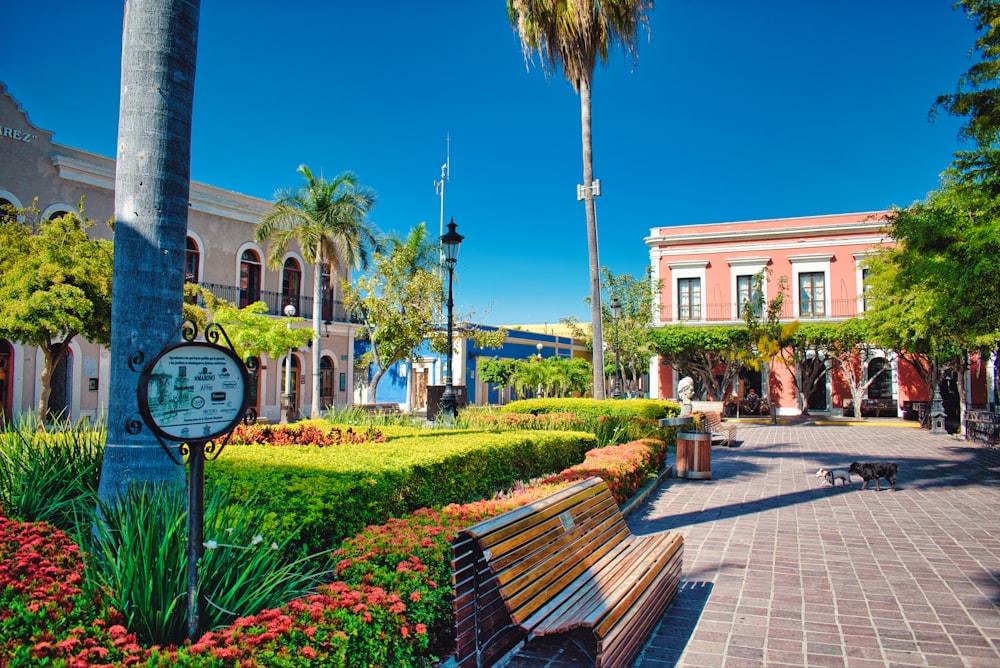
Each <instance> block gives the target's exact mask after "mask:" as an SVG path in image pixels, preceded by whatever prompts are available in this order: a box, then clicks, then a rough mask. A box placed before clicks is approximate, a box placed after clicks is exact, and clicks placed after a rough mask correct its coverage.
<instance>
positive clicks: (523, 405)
mask: <svg viewBox="0 0 1000 668" xmlns="http://www.w3.org/2000/svg"><path fill="white" fill-rule="evenodd" d="M680 410H681V407H680V406H678V405H677V404H675V403H674V402H672V401H665V400H662V399H605V400H603V401H601V400H598V399H588V398H568V399H522V400H519V401H512V402H510V403H509V404H507V405H506V406H504V407H503V412H504V413H530V414H533V415H538V414H541V413H572V414H573V415H576V416H577V417H578V418H584V419H587V420H596V419H597V418H598V417H600V416H602V415H618V416H634V417H642V418H648V419H651V420H659V419H660V418H665V417H671V416H673V415H677V414H678V413H680Z"/></svg>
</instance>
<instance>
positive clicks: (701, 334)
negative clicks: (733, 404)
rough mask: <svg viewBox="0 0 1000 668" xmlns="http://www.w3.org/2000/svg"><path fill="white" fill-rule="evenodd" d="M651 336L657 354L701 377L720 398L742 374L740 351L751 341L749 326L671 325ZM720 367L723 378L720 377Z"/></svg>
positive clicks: (700, 381) (706, 388) (701, 383)
mask: <svg viewBox="0 0 1000 668" xmlns="http://www.w3.org/2000/svg"><path fill="white" fill-rule="evenodd" d="M649 336H650V345H651V349H652V352H653V354H654V355H659V356H660V357H661V358H662V359H663V362H664V363H666V364H669V365H670V366H672V367H674V368H676V369H678V370H679V371H680V373H681V374H683V375H687V376H691V377H692V378H695V379H697V385H698V386H699V387H700V388H702V390H703V391H704V392H705V393H706V396H708V397H710V398H711V399H714V400H716V401H720V400H722V399H723V398H724V397H725V396H726V395H727V393H728V391H729V388H730V387H732V384H733V383H734V382H735V381H736V379H737V377H738V376H739V373H740V369H741V364H740V361H739V355H740V352H741V351H742V350H744V349H745V348H746V347H747V345H748V338H747V331H746V329H745V328H743V327H734V326H725V325H712V326H707V327H692V326H689V325H681V324H675V325H667V326H666V327H661V328H659V329H656V330H652V331H651V332H650V334H649ZM719 371H721V372H722V381H721V382H720V381H719V379H718V378H717V377H716V373H718V372H719Z"/></svg>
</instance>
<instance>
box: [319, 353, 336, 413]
mask: <svg viewBox="0 0 1000 668" xmlns="http://www.w3.org/2000/svg"><path fill="white" fill-rule="evenodd" d="M333 373H334V370H333V360H331V359H330V358H329V356H327V355H324V356H323V359H321V360H320V361H319V404H320V407H321V408H324V409H325V408H329V407H330V406H332V405H333Z"/></svg>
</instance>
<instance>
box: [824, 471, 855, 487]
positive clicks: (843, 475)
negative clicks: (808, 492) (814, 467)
mask: <svg viewBox="0 0 1000 668" xmlns="http://www.w3.org/2000/svg"><path fill="white" fill-rule="evenodd" d="M816 477H817V478H826V481H827V482H828V483H830V487H836V486H837V480H840V481H841V483H840V486H841V487H843V486H844V485H846V484H847V483H851V489H854V481H853V480H851V473H850V472H849V471H845V470H844V469H831V470H829V471H828V470H826V469H823V468H821V469H820V470H818V471H816Z"/></svg>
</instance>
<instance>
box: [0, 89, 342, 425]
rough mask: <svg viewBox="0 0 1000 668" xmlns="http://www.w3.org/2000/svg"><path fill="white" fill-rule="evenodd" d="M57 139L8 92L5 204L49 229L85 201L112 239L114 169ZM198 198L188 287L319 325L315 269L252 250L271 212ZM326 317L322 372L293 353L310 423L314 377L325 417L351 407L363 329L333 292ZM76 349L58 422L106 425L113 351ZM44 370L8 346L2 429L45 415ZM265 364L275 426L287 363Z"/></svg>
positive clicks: (298, 395)
mask: <svg viewBox="0 0 1000 668" xmlns="http://www.w3.org/2000/svg"><path fill="white" fill-rule="evenodd" d="M52 138H53V133H52V132H50V131H48V130H43V129H41V128H38V127H35V126H34V125H33V124H32V123H31V121H30V120H29V118H28V114H27V113H26V111H25V110H24V109H22V108H21V106H20V105H19V104H18V102H17V101H16V100H15V99H14V98H13V97H11V95H10V94H9V93H8V92H7V89H6V86H4V84H3V83H2V82H0V204H3V203H4V202H7V203H10V204H12V205H13V206H14V207H16V208H19V209H20V208H25V207H29V206H31V205H32V202H34V201H35V200H36V199H37V207H38V209H39V210H40V211H41V216H42V218H43V219H47V218H50V217H52V216H55V215H58V214H61V213H64V212H70V211H78V208H77V207H78V204H79V202H80V200H81V198H85V205H84V210H85V211H84V213H85V214H86V216H87V217H88V218H91V219H93V220H95V221H99V222H100V223H101V224H99V225H95V226H94V227H93V228H92V230H91V231H92V233H93V234H99V235H103V236H106V237H109V236H110V233H109V230H108V229H107V227H106V226H105V225H103V221H106V220H108V219H109V218H110V217H111V216H112V215H113V214H114V185H115V161H114V160H113V159H111V158H107V157H104V156H100V155H96V154H93V153H89V152H87V151H81V150H79V149H75V148H71V147H68V146H63V145H61V144H57V143H55V142H54V141H53V140H52ZM190 197H191V204H190V208H189V213H188V239H187V245H188V250H187V257H186V264H185V268H186V272H187V275H188V276H187V278H188V280H189V281H193V282H197V283H199V284H201V285H202V286H204V287H207V288H209V289H210V290H211V291H212V292H213V293H214V294H215V295H216V296H218V297H221V298H223V299H226V300H227V301H230V302H233V303H235V304H238V305H240V306H245V305H247V304H249V303H252V302H254V301H257V300H263V301H264V302H266V303H267V304H268V308H269V313H270V314H272V315H274V316H275V317H283V316H282V315H281V313H282V311H283V309H284V307H285V306H286V305H287V304H289V303H291V304H293V305H294V306H295V307H296V310H297V314H298V315H300V316H302V317H304V318H306V320H307V321H311V319H312V314H313V308H314V305H313V298H312V285H313V267H312V266H310V265H309V264H307V263H306V262H305V261H304V260H303V258H302V255H301V253H299V252H298V251H297V248H296V247H294V246H293V247H292V248H291V250H290V251H289V252H288V253H287V254H286V257H285V260H284V265H283V266H282V267H280V268H278V269H271V268H269V267H268V266H267V264H266V263H265V261H264V259H265V257H266V250H267V249H266V247H265V246H262V245H260V244H257V243H255V242H254V240H253V239H254V229H255V227H256V222H257V221H258V220H259V219H260V217H261V215H262V214H263V213H264V212H265V211H266V210H267V208H268V207H269V206H270V203H269V202H268V201H266V200H261V199H257V198H254V197H248V196H246V195H241V194H239V193H235V192H231V191H228V190H223V189H221V188H215V187H213V186H210V185H206V184H204V183H197V182H192V183H191V195H190ZM344 277H345V278H346V277H349V276H348V275H344ZM321 308H322V309H323V311H322V317H323V321H324V325H323V327H322V338H321V339H320V340H319V341H318V342H315V343H314V344H313V345H320V346H321V358H322V363H321V365H320V369H318V370H316V369H313V368H311V365H312V354H311V351H310V350H308V349H307V348H302V349H299V350H296V351H294V352H293V353H292V374H293V390H292V393H293V395H294V398H295V402H296V406H297V408H298V410H299V411H300V412H305V413H308V409H309V406H310V404H311V401H312V396H311V394H312V382H311V376H310V374H313V373H317V372H318V373H320V375H321V388H322V389H321V392H320V395H321V404H322V405H323V406H324V407H326V406H330V405H335V406H343V405H347V404H349V403H350V402H351V400H352V392H351V390H352V388H353V386H354V379H353V368H354V359H353V356H354V334H355V331H356V330H357V327H358V326H357V325H356V324H353V323H351V322H350V321H349V318H348V316H347V314H346V313H345V311H344V308H343V305H342V303H341V302H340V300H339V295H338V294H337V291H336V289H335V288H334V289H332V290H330V291H327V292H325V293H324V299H323V303H322V304H321ZM309 324H310V323H309V322H305V323H303V324H302V325H299V326H309ZM70 349H71V353H70V355H69V356H68V358H67V359H66V361H65V362H64V363H63V364H61V365H60V369H57V373H56V374H55V375H54V378H53V382H52V384H51V385H52V388H53V392H52V398H51V400H50V408H51V409H52V410H53V411H56V412H58V411H59V410H61V409H65V411H66V412H67V414H68V415H69V417H70V418H71V419H73V420H78V419H81V418H85V417H89V418H91V419H93V418H98V417H101V416H103V415H104V414H106V412H107V400H108V382H107V378H108V371H109V356H108V351H107V349H105V348H103V347H101V346H97V345H94V344H92V343H89V342H87V341H84V340H80V339H79V337H78V338H77V339H75V340H74V341H73V342H72V343H71V345H70ZM42 361H43V358H42V355H41V352H40V351H39V350H37V349H36V348H33V347H26V346H22V345H20V344H18V343H16V342H14V341H8V340H5V339H0V421H2V420H3V418H5V417H9V416H11V415H15V414H18V413H21V412H27V411H33V410H36V409H37V404H38V398H39V394H40V390H41V388H40V380H39V379H40V377H41V371H42ZM261 362H262V364H261V366H262V368H261V372H260V375H259V379H258V382H259V386H258V392H257V405H256V408H257V411H258V413H259V414H260V415H261V416H263V417H267V418H269V419H270V420H272V421H276V420H277V419H278V418H279V411H280V405H279V404H280V395H281V392H282V390H283V387H284V372H283V369H284V366H283V365H284V363H285V357H283V358H282V359H280V360H272V359H268V358H265V359H263V360H261Z"/></svg>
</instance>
